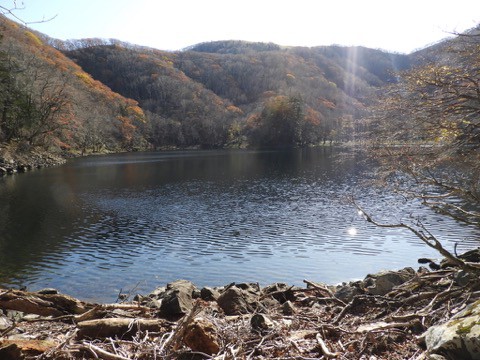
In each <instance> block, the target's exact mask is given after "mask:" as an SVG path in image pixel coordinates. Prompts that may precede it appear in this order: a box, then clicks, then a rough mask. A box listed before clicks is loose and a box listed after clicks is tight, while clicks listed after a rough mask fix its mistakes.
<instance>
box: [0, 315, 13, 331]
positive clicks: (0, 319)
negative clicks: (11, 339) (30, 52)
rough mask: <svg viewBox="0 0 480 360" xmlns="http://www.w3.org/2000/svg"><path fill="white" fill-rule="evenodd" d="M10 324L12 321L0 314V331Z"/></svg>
mask: <svg viewBox="0 0 480 360" xmlns="http://www.w3.org/2000/svg"><path fill="white" fill-rule="evenodd" d="M10 326H12V322H11V321H10V320H9V319H8V318H7V317H5V316H3V315H0V332H1V331H3V330H6V329H8V328H9V327H10Z"/></svg>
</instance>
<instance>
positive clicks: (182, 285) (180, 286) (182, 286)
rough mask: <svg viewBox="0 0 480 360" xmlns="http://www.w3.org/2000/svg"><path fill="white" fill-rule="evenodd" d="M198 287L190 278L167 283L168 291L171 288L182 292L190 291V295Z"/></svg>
mask: <svg viewBox="0 0 480 360" xmlns="http://www.w3.org/2000/svg"><path fill="white" fill-rule="evenodd" d="M196 289H197V287H196V286H195V284H193V283H192V282H191V281H188V280H176V281H174V282H171V283H168V284H167V291H169V290H178V291H180V292H185V293H189V294H190V296H191V295H192V294H193V291H194V290H196Z"/></svg>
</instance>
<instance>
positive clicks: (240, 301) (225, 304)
mask: <svg viewBox="0 0 480 360" xmlns="http://www.w3.org/2000/svg"><path fill="white" fill-rule="evenodd" d="M255 302H256V299H255V298H254V297H253V295H252V294H250V293H249V292H247V291H245V290H242V289H240V288H238V287H236V286H230V287H229V288H227V289H226V290H225V291H224V292H223V293H222V294H221V295H220V296H219V297H218V299H217V303H218V306H220V307H221V308H222V310H223V311H224V312H225V314H226V315H241V314H247V313H249V312H250V311H251V310H253V307H252V304H254V303H255Z"/></svg>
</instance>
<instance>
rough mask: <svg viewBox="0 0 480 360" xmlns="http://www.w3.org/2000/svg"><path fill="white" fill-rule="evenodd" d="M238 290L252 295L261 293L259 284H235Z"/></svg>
mask: <svg viewBox="0 0 480 360" xmlns="http://www.w3.org/2000/svg"><path fill="white" fill-rule="evenodd" d="M234 285H235V286H236V287H237V288H239V289H242V290H245V291H248V292H250V293H252V294H259V293H260V285H259V284H258V283H240V284H234Z"/></svg>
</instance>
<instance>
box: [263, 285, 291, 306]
mask: <svg viewBox="0 0 480 360" xmlns="http://www.w3.org/2000/svg"><path fill="white" fill-rule="evenodd" d="M262 292H263V294H265V295H268V294H272V295H271V296H272V297H273V298H274V299H275V300H277V301H278V302H279V303H281V304H283V303H284V302H285V301H289V300H290V301H294V300H295V293H294V292H293V290H292V287H291V286H288V285H287V284H284V283H275V284H272V285H269V286H266V287H265V288H263V290H262Z"/></svg>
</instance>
